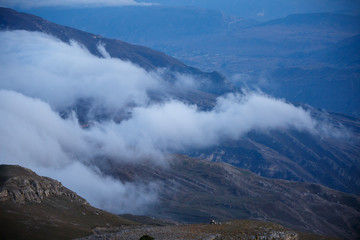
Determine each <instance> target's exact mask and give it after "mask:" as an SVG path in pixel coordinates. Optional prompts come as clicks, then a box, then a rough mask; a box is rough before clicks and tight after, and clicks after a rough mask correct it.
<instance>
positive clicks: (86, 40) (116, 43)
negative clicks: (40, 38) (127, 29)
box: [0, 8, 231, 93]
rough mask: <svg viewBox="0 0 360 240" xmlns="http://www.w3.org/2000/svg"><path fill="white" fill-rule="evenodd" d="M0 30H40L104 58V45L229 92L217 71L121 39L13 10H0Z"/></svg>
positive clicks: (138, 61) (112, 53) (213, 89)
mask: <svg viewBox="0 0 360 240" xmlns="http://www.w3.org/2000/svg"><path fill="white" fill-rule="evenodd" d="M0 29H2V30H27V31H39V32H43V33H46V34H49V35H52V36H54V37H56V38H58V39H60V40H62V41H64V42H69V41H70V40H75V41H76V42H78V43H80V44H82V45H83V46H85V47H86V48H87V49H88V50H89V51H90V52H91V53H92V54H94V55H96V56H100V57H103V55H102V53H101V52H100V51H99V49H98V47H97V46H98V45H99V44H100V43H101V44H104V45H105V46H106V49H107V51H108V52H109V53H110V56H111V57H114V58H119V59H122V60H127V61H131V62H133V63H135V64H136V65H139V66H140V67H142V68H144V69H146V70H157V69H159V68H165V69H167V70H169V72H170V73H169V74H170V77H171V76H172V74H174V73H175V72H178V73H183V74H189V75H193V76H194V77H197V78H201V79H206V80H207V81H205V83H203V86H202V87H203V88H204V89H206V90H208V91H210V92H214V93H222V92H224V91H229V90H230V89H231V86H230V85H229V83H227V82H226V79H225V78H224V77H223V76H222V75H221V74H219V73H218V72H210V73H205V72H201V71H200V70H198V69H196V68H193V67H189V66H187V65H185V64H183V63H182V62H180V61H178V60H176V59H174V58H172V57H169V56H167V55H166V54H164V53H161V52H157V51H153V50H151V49H150V48H147V47H143V46H138V45H132V44H129V43H126V42H123V41H120V40H113V39H107V38H104V37H102V36H99V35H94V34H90V33H87V32H83V31H79V30H76V29H73V28H69V27H65V26H61V25H57V24H54V23H51V22H48V21H46V20H44V19H42V18H40V17H37V16H34V15H30V14H26V13H18V12H16V11H14V10H12V9H8V8H0Z"/></svg>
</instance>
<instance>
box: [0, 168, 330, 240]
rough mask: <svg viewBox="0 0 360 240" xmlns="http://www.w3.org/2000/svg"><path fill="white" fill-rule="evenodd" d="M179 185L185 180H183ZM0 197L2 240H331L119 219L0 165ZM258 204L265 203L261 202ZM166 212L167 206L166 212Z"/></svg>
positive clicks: (251, 224)
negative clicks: (150, 238) (145, 239)
mask: <svg viewBox="0 0 360 240" xmlns="http://www.w3.org/2000/svg"><path fill="white" fill-rule="evenodd" d="M176 179H177V181H179V180H181V179H180V178H179V176H177V177H176ZM182 181H185V180H184V179H183V180H182ZM187 182H188V184H189V185H193V187H196V185H197V186H198V187H199V186H200V182H199V183H192V182H191V180H190V179H188V180H187ZM203 187H204V186H203ZM184 190H185V189H184ZM187 190H189V189H187ZM195 190H197V191H198V190H199V189H195ZM94 191H96V189H95V190H94ZM0 192H1V197H0V211H1V215H0V235H1V238H2V239H49V236H51V239H72V238H79V237H84V238H81V239H139V238H140V237H141V236H143V235H145V234H147V235H151V236H153V237H155V239H189V240H191V239H332V238H329V237H324V236H320V235H316V234H310V233H304V232H299V231H294V230H291V229H288V228H284V227H282V226H280V225H278V224H274V223H271V222H265V221H249V220H241V221H224V222H222V223H216V224H214V225H212V224H209V223H206V224H191V225H184V224H179V223H177V222H173V221H166V220H157V219H154V218H149V217H140V216H131V215H124V217H120V216H117V215H113V214H111V213H108V212H106V211H103V210H100V209H97V208H94V207H92V206H91V205H89V204H88V203H87V202H86V200H85V199H83V198H81V197H80V196H78V195H77V194H76V193H74V192H72V191H71V190H69V189H67V188H65V187H64V186H62V185H61V183H59V182H58V181H56V180H53V179H50V178H47V177H40V176H38V175H37V174H35V173H34V172H32V171H31V170H30V169H26V168H23V167H20V166H14V165H0ZM200 192H201V191H200ZM174 197H177V196H174ZM230 200H231V199H230ZM258 200H259V201H260V202H261V201H262V199H261V198H259V199H258ZM219 201H221V199H219ZM173 203H174V204H188V205H187V207H188V208H189V209H187V211H193V213H194V214H195V215H196V214H198V211H205V209H204V207H206V206H204V207H203V208H199V205H197V204H196V201H195V202H194V204H192V203H188V202H186V201H185V202H183V203H180V202H177V201H173ZM162 204H163V203H162ZM159 207H160V206H159ZM167 207H168V206H166V205H165V206H164V209H166V208H167ZM172 207H173V208H174V211H176V210H178V206H175V205H174V206H172ZM183 207H184V206H183ZM159 209H160V208H159ZM184 210H185V209H184ZM216 211H218V210H216ZM225 212H226V210H225ZM159 213H160V214H163V212H159ZM224 217H225V218H226V217H228V215H224ZM204 219H205V218H204ZM209 219H210V218H209ZM133 220H135V221H133ZM85 236H88V237H85Z"/></svg>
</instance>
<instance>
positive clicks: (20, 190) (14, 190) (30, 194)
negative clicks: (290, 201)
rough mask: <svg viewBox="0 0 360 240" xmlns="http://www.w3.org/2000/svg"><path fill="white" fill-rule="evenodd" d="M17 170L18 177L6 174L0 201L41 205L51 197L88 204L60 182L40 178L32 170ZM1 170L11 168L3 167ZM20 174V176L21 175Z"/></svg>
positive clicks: (1, 188)
mask: <svg viewBox="0 0 360 240" xmlns="http://www.w3.org/2000/svg"><path fill="white" fill-rule="evenodd" d="M11 167H12V168H17V173H18V175H17V176H11V175H9V174H5V178H4V179H3V181H2V182H1V185H0V201H14V202H16V203H25V202H36V203H41V202H42V201H43V200H44V198H47V197H50V196H65V197H67V198H69V199H70V200H71V201H78V202H80V203H84V204H88V203H87V201H86V200H85V199H83V198H82V197H80V196H78V195H77V194H76V193H75V192H73V191H71V190H69V189H67V188H66V187H64V186H63V185H62V184H61V183H60V182H58V181H56V180H53V179H51V178H47V177H40V176H38V175H37V174H35V173H34V172H33V171H31V170H30V169H25V168H20V167H19V166H11ZM2 168H3V169H1V170H5V172H7V171H6V169H7V168H10V166H7V165H2ZM19 172H20V174H19Z"/></svg>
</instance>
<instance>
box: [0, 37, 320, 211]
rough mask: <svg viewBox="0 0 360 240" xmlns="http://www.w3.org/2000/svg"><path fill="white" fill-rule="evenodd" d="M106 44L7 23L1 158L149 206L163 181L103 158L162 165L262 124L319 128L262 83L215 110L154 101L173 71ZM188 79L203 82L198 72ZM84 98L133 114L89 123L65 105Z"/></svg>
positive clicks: (124, 203) (116, 206)
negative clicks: (117, 170)
mask: <svg viewBox="0 0 360 240" xmlns="http://www.w3.org/2000/svg"><path fill="white" fill-rule="evenodd" d="M99 48H101V51H102V52H103V55H104V57H106V58H99V57H96V56H93V55H91V54H90V53H89V52H88V51H87V50H86V49H84V48H83V47H81V46H79V45H78V44H76V43H72V44H70V45H68V44H65V43H62V42H60V41H59V40H57V39H54V38H52V37H50V36H47V35H44V34H41V33H32V32H26V31H14V32H1V33H0V75H1V76H2V80H1V81H0V89H1V90H0V116H1V118H0V159H1V163H8V164H20V165H23V166H26V167H30V168H32V169H34V170H35V171H38V172H39V173H40V174H42V175H47V176H50V177H53V178H56V179H58V180H60V181H62V182H63V183H64V184H65V186H67V187H69V188H71V189H73V190H75V191H76V192H78V193H79V194H80V195H82V196H83V197H85V198H86V199H87V200H88V201H89V202H90V203H92V204H94V205H95V206H97V207H101V208H104V209H107V210H110V211H113V212H117V213H121V212H125V211H127V212H132V213H141V210H144V208H145V207H146V206H149V205H151V204H153V203H154V202H156V199H157V194H156V192H157V187H156V184H152V183H150V184H148V185H144V184H141V185H139V184H135V183H132V184H130V183H122V182H120V181H118V180H115V179H113V178H111V177H109V176H103V174H102V173H101V172H100V171H99V170H98V169H97V168H96V166H94V165H93V163H94V161H96V165H97V166H101V164H102V163H101V162H100V161H101V160H100V159H104V158H105V159H111V160H113V161H131V162H136V161H143V160H147V161H149V160H150V162H148V163H149V164H158V165H162V164H163V163H164V162H165V161H166V156H167V154H171V153H177V152H184V151H186V150H189V149H194V148H204V147H211V146H214V145H217V144H220V143H221V142H222V141H223V140H227V139H233V140H236V139H239V138H241V137H242V136H244V135H245V134H246V133H248V132H249V131H253V130H255V131H262V132H263V131H268V130H273V129H297V130H299V131H308V132H311V133H315V132H316V131H317V130H316V128H317V122H316V121H315V120H313V119H312V118H311V116H310V114H309V113H308V112H307V111H305V110H304V109H302V108H300V107H295V106H293V105H291V104H289V103H286V102H285V101H283V100H279V99H274V98H272V97H269V96H266V95H264V94H260V93H243V94H238V93H234V94H228V95H225V96H221V97H219V98H218V99H217V102H216V106H215V107H214V108H213V109H211V110H208V111H203V110H200V109H199V108H198V107H197V106H196V105H189V104H185V103H183V102H181V101H178V100H168V101H163V102H152V101H151V100H150V97H149V96H148V92H149V91H159V92H162V91H166V88H164V85H166V84H165V82H166V81H164V80H163V79H161V77H159V75H158V74H156V73H149V72H146V71H145V70H143V69H141V68H139V67H137V66H135V65H133V64H131V63H129V62H124V61H121V60H119V59H113V58H110V57H109V55H107V52H106V46H103V45H99ZM179 81H180V82H181V81H185V82H189V84H190V86H193V85H192V83H191V79H190V80H189V79H188V77H186V78H185V80H184V78H180V79H179ZM79 98H92V99H93V100H94V101H95V102H99V103H100V104H101V105H102V106H103V107H104V108H107V109H109V110H113V111H119V110H121V109H123V108H125V107H126V108H127V110H128V111H129V112H130V114H129V116H128V118H126V119H125V120H122V121H120V122H114V121H112V120H111V118H110V119H108V120H103V121H101V122H93V123H92V124H91V126H90V128H87V129H83V128H82V127H81V126H80V124H79V122H78V119H77V116H76V114H75V113H72V114H70V116H69V117H68V118H67V119H63V118H61V117H60V115H59V109H62V108H64V107H67V106H69V105H72V104H73V103H74V101H76V100H77V99H79ZM129 106H131V107H129ZM89 186H90V187H89ZM95 190H96V192H95ZM141 199H142V200H141Z"/></svg>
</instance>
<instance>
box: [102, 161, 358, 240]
mask: <svg viewBox="0 0 360 240" xmlns="http://www.w3.org/2000/svg"><path fill="white" fill-rule="evenodd" d="M99 167H101V168H102V171H103V172H105V173H108V174H111V175H112V176H114V177H116V178H119V179H121V180H123V181H130V182H132V181H134V182H156V183H158V185H159V186H161V187H160V189H159V196H160V197H159V198H160V201H159V203H158V205H157V207H155V208H153V210H151V211H149V212H148V215H150V216H155V217H162V218H169V219H173V220H176V221H181V222H187V223H188V222H208V221H210V219H215V220H216V221H223V220H227V219H258V220H263V221H271V222H276V223H279V224H282V225H284V226H286V227H290V228H292V229H297V230H300V231H305V232H313V233H317V234H325V235H332V236H338V237H340V238H347V239H356V238H358V237H359V235H358V234H359V233H358V232H357V229H358V227H359V225H358V224H359V219H360V199H359V197H358V196H355V195H350V194H345V193H342V192H339V191H335V190H332V189H329V188H326V187H323V186H321V185H318V184H312V183H297V182H291V181H283V180H275V179H267V178H263V177H260V176H258V175H256V174H253V173H251V172H249V171H247V170H242V169H239V168H236V167H234V166H231V165H228V164H225V163H213V162H209V161H203V160H198V159H194V158H189V157H186V156H182V155H177V156H174V157H173V158H172V160H171V162H170V165H169V166H168V167H164V168H159V167H156V166H154V167H150V166H149V165H148V164H146V163H145V164H119V163H115V162H113V161H109V162H108V164H107V165H104V162H103V163H102V165H101V166H99Z"/></svg>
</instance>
